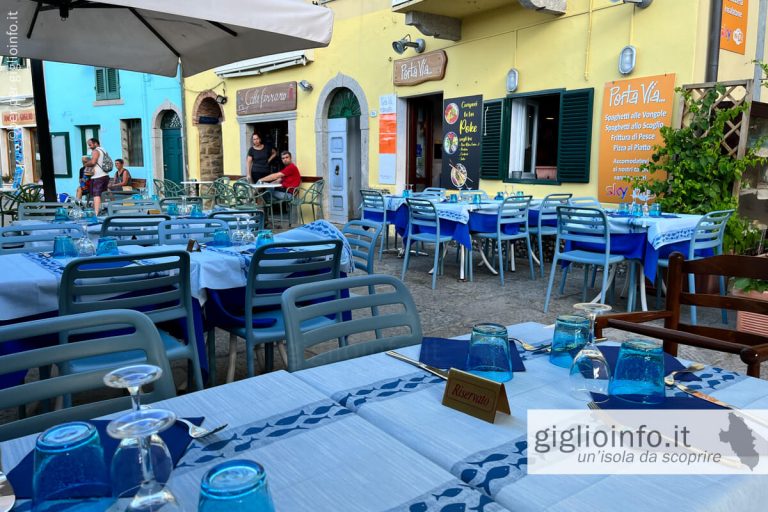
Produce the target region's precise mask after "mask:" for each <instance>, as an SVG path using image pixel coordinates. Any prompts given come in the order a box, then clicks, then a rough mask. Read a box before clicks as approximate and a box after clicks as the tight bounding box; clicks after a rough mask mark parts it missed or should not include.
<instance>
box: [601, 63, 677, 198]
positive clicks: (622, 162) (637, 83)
mask: <svg viewBox="0 0 768 512" xmlns="http://www.w3.org/2000/svg"><path fill="white" fill-rule="evenodd" d="M674 97H675V75H674V74H669V75H657V76H647V77H643V78H632V79H630V80H617V81H615V82H607V83H606V84H605V90H604V91H603V110H602V118H601V122H600V159H599V163H598V199H599V200H600V201H601V202H605V203H620V202H623V201H627V200H630V199H631V198H632V190H631V187H630V186H629V184H628V182H627V178H628V177H634V176H645V177H646V178H648V177H649V176H650V174H649V173H648V172H647V171H642V170H641V169H640V166H641V165H643V164H645V163H647V162H648V160H650V158H651V155H652V154H653V147H654V146H657V145H660V144H661V143H662V139H661V133H660V131H659V129H660V128H661V127H662V126H669V125H670V124H671V122H672V108H673V104H674ZM664 178H666V176H663V175H661V174H659V173H656V174H654V175H653V179H655V180H657V179H664Z"/></svg>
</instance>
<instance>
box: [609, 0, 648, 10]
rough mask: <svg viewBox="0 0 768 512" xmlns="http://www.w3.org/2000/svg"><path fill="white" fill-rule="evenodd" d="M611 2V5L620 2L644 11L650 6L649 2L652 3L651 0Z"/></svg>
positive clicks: (619, 0)
mask: <svg viewBox="0 0 768 512" xmlns="http://www.w3.org/2000/svg"><path fill="white" fill-rule="evenodd" d="M611 2H613V3H618V2H621V3H624V4H632V5H634V6H635V7H639V8H640V9H645V8H646V7H648V6H649V5H651V2H653V0H611Z"/></svg>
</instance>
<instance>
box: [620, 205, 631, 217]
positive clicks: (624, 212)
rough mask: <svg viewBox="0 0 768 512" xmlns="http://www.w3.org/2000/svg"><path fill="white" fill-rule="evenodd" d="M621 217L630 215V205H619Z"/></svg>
mask: <svg viewBox="0 0 768 512" xmlns="http://www.w3.org/2000/svg"><path fill="white" fill-rule="evenodd" d="M619 215H629V203H619Z"/></svg>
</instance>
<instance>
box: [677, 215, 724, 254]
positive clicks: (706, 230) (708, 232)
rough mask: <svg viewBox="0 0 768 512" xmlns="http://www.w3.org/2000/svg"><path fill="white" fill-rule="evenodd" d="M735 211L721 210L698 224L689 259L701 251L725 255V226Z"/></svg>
mask: <svg viewBox="0 0 768 512" xmlns="http://www.w3.org/2000/svg"><path fill="white" fill-rule="evenodd" d="M732 214H733V210H720V211H716V212H709V213H708V214H706V215H705V216H703V217H702V218H701V219H700V220H699V222H698V223H697V224H696V228H695V229H694V232H693V237H692V239H691V245H690V248H689V250H688V259H693V258H694V257H695V256H696V251H698V250H700V249H714V250H715V254H723V237H724V236H725V226H726V225H727V224H728V219H729V218H730V216H731V215H732Z"/></svg>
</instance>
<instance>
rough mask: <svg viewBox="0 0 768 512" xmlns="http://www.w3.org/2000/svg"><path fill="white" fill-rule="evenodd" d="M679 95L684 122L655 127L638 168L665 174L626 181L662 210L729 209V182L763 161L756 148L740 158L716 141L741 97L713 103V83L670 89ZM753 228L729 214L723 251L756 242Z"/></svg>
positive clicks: (718, 90)
mask: <svg viewBox="0 0 768 512" xmlns="http://www.w3.org/2000/svg"><path fill="white" fill-rule="evenodd" d="M676 91H677V92H678V93H679V94H682V96H683V99H684V101H685V103H686V106H687V107H686V109H687V111H688V112H690V113H691V119H690V123H689V124H688V125H687V126H684V127H682V128H672V127H669V126H664V127H662V128H661V129H660V132H661V137H662V139H663V141H664V144H663V145H661V146H656V147H654V152H653V155H652V156H651V160H650V161H649V162H648V163H647V164H645V165H643V166H642V167H641V168H642V169H644V170H647V171H649V172H650V173H651V175H653V174H655V173H661V172H665V173H666V175H667V179H666V180H664V179H656V180H655V181H650V180H649V181H645V180H644V179H643V178H642V177H640V178H635V179H633V180H632V186H633V187H634V188H637V189H640V190H643V189H645V190H649V191H650V192H652V193H653V194H654V195H655V196H656V202H658V203H660V204H661V207H662V209H663V210H664V211H667V212H679V213H693V214H699V215H704V214H706V213H708V212H711V211H717V210H735V209H736V208H737V207H738V201H737V198H736V197H734V195H733V189H734V185H735V184H736V183H738V182H739V180H740V179H741V176H742V174H743V173H744V171H745V170H746V169H748V168H750V167H752V166H754V165H757V164H759V163H763V162H764V161H765V159H764V158H762V157H759V156H757V154H756V149H757V148H756V147H751V148H748V149H747V152H746V154H745V155H744V158H741V159H737V158H733V157H731V156H729V155H727V154H726V153H725V151H724V150H723V148H722V146H721V142H722V140H723V139H724V137H725V134H726V133H727V123H728V121H734V120H737V119H738V117H739V116H740V115H742V114H743V113H744V112H746V111H747V110H748V109H749V105H748V104H747V103H746V102H745V103H743V104H742V105H740V106H734V107H731V108H715V102H716V101H717V99H718V97H719V96H720V95H721V94H723V93H724V92H725V86H723V85H721V84H717V85H716V86H715V87H714V88H712V89H710V90H709V91H707V93H706V94H705V95H704V96H703V97H701V98H699V99H694V98H693V96H692V95H691V92H690V91H686V90H683V89H680V88H678V89H676ZM758 240H759V232H758V231H757V230H756V229H755V228H754V227H752V226H751V224H750V222H749V221H748V220H747V219H744V218H743V217H741V216H739V215H738V214H734V215H733V216H732V217H731V219H730V220H729V221H728V226H727V227H726V231H725V241H724V250H725V251H726V252H734V253H737V254H743V253H746V252H749V251H750V250H752V249H753V248H754V247H756V246H757V242H758Z"/></svg>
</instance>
